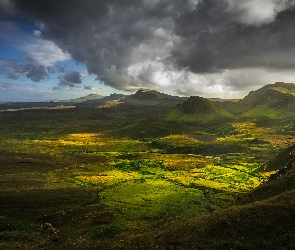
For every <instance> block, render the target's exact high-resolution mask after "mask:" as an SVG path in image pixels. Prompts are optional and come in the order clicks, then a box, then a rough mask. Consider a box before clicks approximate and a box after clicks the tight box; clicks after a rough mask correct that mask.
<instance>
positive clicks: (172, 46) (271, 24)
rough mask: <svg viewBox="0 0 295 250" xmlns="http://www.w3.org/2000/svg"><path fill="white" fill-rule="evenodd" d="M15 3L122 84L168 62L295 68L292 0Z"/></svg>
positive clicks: (210, 69)
mask: <svg viewBox="0 0 295 250" xmlns="http://www.w3.org/2000/svg"><path fill="white" fill-rule="evenodd" d="M11 2H13V3H14V6H15V7H16V9H18V10H19V11H20V12H21V13H23V14H24V15H26V16H27V17H29V18H32V19H33V20H35V21H36V22H38V23H39V24H40V27H41V37H43V38H45V39H48V40H51V41H54V42H55V43H56V44H57V45H58V46H59V47H60V48H61V49H62V50H63V51H66V52H69V53H70V55H71V56H72V58H73V59H74V60H76V61H78V62H81V63H85V64H86V66H87V69H88V71H89V73H92V74H95V75H97V76H98V79H101V80H103V81H104V82H105V83H106V84H108V85H111V86H113V87H116V88H121V89H124V88H128V87H129V86H138V85H140V84H143V83H147V84H149V83H150V84H154V83H155V75H156V73H157V72H164V71H165V70H167V67H169V68H170V69H171V67H172V68H174V69H177V70H179V71H182V70H185V71H188V72H193V73H196V74H204V73H207V74H208V73H216V72H223V71H224V70H228V69H230V70H234V69H241V68H242V69H247V68H267V69H282V68H284V69H285V68H289V69H291V68H294V67H295V49H294V44H295V32H294V30H295V7H294V4H295V3H294V1H292V0H249V1H234V0H224V1H221V0H220V1H217V0H199V1H197V0H183V1H179V0H169V1H168V0H109V1H105V0H84V1H81V0H60V1H53V0H43V1H40V0H26V1H23V0H11ZM157 79H158V78H157ZM233 84H234V83H233ZM74 85H75V82H73V81H68V80H67V79H66V78H65V77H63V78H62V79H61V81H60V83H59V86H70V87H72V86H74Z"/></svg>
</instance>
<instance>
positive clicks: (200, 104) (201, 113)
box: [165, 96, 232, 123]
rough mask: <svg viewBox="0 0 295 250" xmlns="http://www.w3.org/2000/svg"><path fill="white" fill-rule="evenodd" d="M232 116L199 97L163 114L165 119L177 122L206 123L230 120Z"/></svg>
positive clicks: (192, 97)
mask: <svg viewBox="0 0 295 250" xmlns="http://www.w3.org/2000/svg"><path fill="white" fill-rule="evenodd" d="M231 117H232V115H231V114H230V113H228V112H227V111H225V110H224V109H223V108H221V107H220V106H218V105H217V104H215V103H214V102H212V101H210V100H208V99H206V98H203V97H199V96H191V97H190V98H188V99H187V101H185V102H184V103H182V104H178V105H176V106H175V107H174V108H173V109H171V110H169V111H168V112H167V113H166V114H165V119H166V120H170V121H179V122H199V123H206V122H212V121H216V120H218V121H220V120H222V119H228V118H231Z"/></svg>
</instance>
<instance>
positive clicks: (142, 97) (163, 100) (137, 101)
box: [122, 88, 187, 107]
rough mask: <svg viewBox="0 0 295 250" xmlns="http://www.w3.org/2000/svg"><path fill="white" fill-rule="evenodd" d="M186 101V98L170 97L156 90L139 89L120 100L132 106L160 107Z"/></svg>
mask: <svg viewBox="0 0 295 250" xmlns="http://www.w3.org/2000/svg"><path fill="white" fill-rule="evenodd" d="M186 99H187V97H179V96H171V95H167V94H163V93H160V92H158V91H156V90H150V89H142V88H141V89H139V90H138V91H137V92H136V93H135V94H133V95H130V96H127V97H125V98H124V99H122V102H124V103H125V104H134V105H161V106H170V107H173V106H175V105H176V104H177V103H180V102H183V101H185V100H186Z"/></svg>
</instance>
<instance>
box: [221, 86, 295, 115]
mask: <svg viewBox="0 0 295 250" xmlns="http://www.w3.org/2000/svg"><path fill="white" fill-rule="evenodd" d="M227 110H228V111H230V112H231V113H233V114H236V115H242V116H245V117H258V116H268V117H270V118H276V117H286V116H289V115H293V112H294V111H295V85H294V84H293V83H284V82H276V83H275V84H268V85H265V86H264V87H262V88H260V89H258V90H256V91H250V93H249V94H248V95H247V96H246V97H245V98H243V99H241V100H239V101H238V102H236V103H235V104H233V105H231V106H230V107H228V109H227Z"/></svg>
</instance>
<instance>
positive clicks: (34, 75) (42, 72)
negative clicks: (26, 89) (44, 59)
mask: <svg viewBox="0 0 295 250" xmlns="http://www.w3.org/2000/svg"><path fill="white" fill-rule="evenodd" d="M22 75H25V76H26V77H27V78H29V79H31V80H32V81H33V82H40V81H41V80H43V79H45V78H46V77H48V73H47V69H46V68H45V67H44V66H42V65H33V64H21V65H18V66H15V67H14V68H13V70H12V71H11V72H10V73H8V75H7V77H8V78H9V79H13V80H17V79H18V78H19V77H20V76H22Z"/></svg>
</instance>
